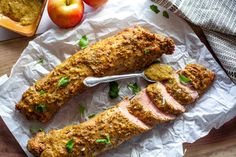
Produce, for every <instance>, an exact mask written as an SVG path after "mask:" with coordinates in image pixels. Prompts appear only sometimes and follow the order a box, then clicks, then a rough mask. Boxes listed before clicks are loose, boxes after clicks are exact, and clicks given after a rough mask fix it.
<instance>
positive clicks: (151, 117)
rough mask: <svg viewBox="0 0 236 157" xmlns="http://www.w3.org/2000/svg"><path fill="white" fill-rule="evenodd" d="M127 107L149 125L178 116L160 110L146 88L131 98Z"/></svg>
mask: <svg viewBox="0 0 236 157" xmlns="http://www.w3.org/2000/svg"><path fill="white" fill-rule="evenodd" d="M127 108H128V110H129V112H130V113H131V114H132V115H134V116H136V117H138V118H139V119H140V120H141V121H143V122H144V123H145V124H147V125H149V126H154V125H156V124H159V123H163V122H169V121H171V120H173V119H175V118H176V117H175V116H174V115H171V114H167V113H163V112H162V111H160V110H159V109H158V108H157V107H156V106H155V105H154V104H153V103H152V101H151V100H150V98H149V97H148V95H147V93H146V89H143V90H142V91H141V92H139V94H138V95H136V96H135V97H134V98H133V99H132V100H131V103H130V104H129V106H127Z"/></svg>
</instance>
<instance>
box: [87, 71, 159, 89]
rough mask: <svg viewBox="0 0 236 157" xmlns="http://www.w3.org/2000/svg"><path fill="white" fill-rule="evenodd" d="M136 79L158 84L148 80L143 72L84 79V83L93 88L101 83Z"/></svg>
mask: <svg viewBox="0 0 236 157" xmlns="http://www.w3.org/2000/svg"><path fill="white" fill-rule="evenodd" d="M134 77H142V78H144V79H145V80H146V81H148V82H156V81H154V80H150V79H149V78H147V77H146V75H145V74H144V71H143V72H142V73H135V74H124V75H113V76H104V77H87V78H85V79H84V81H83V83H84V84H85V85H86V86H87V87H93V86H96V85H98V84H100V83H107V82H112V81H117V80H121V79H127V78H134Z"/></svg>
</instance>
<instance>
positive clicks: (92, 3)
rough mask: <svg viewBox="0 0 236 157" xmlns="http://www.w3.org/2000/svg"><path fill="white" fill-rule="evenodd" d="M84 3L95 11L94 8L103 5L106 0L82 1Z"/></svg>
mask: <svg viewBox="0 0 236 157" xmlns="http://www.w3.org/2000/svg"><path fill="white" fill-rule="evenodd" d="M84 2H85V3H86V4H88V5H89V6H91V7H93V8H95V9H96V8H98V7H100V6H102V5H103V4H104V3H106V2H107V0H84Z"/></svg>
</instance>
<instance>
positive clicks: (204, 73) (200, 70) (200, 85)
mask: <svg viewBox="0 0 236 157" xmlns="http://www.w3.org/2000/svg"><path fill="white" fill-rule="evenodd" d="M178 73H179V74H182V75H184V76H186V77H187V78H189V79H190V80H191V82H190V83H191V85H192V88H193V89H194V90H196V91H197V92H198V93H199V94H202V93H203V92H204V91H205V90H207V88H208V87H209V86H210V85H211V84H212V83H213V81H214V78H215V73H214V72H213V71H211V70H209V69H207V68H206V67H204V66H202V65H200V64H188V65H187V66H186V67H185V68H184V69H183V70H180V71H178Z"/></svg>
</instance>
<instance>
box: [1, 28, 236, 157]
mask: <svg viewBox="0 0 236 157" xmlns="http://www.w3.org/2000/svg"><path fill="white" fill-rule="evenodd" d="M191 27H192V28H193V30H194V31H195V33H196V34H197V35H198V36H199V38H200V39H201V41H202V42H203V43H204V44H205V45H206V46H207V48H208V49H209V50H210V51H211V52H212V50H211V48H210V46H209V44H208V43H207V41H206V38H205V36H204V34H203V32H202V30H201V29H200V28H198V27H196V26H193V25H191ZM32 39H34V37H32V38H18V39H14V40H9V41H4V42H0V76H1V75H3V74H10V71H11V68H12V65H13V64H14V63H15V62H16V60H17V59H18V58H19V56H20V54H21V52H22V51H23V49H24V48H25V47H26V46H27V45H28V42H29V41H30V40H32ZM184 149H185V151H186V153H185V157H236V118H234V119H233V120H231V121H230V122H228V123H226V124H225V125H223V126H222V127H221V128H220V129H218V130H212V131H211V132H210V134H209V135H208V136H206V137H204V138H202V139H200V140H198V141H196V142H194V143H193V144H184ZM2 156H3V157H24V156H26V155H25V154H24V152H23V151H22V149H21V148H20V146H19V144H18V143H17V141H16V140H15V139H14V137H13V136H12V134H11V133H10V132H9V130H8V128H7V127H6V126H5V124H4V122H3V121H2V120H1V119H0V157H2Z"/></svg>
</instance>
